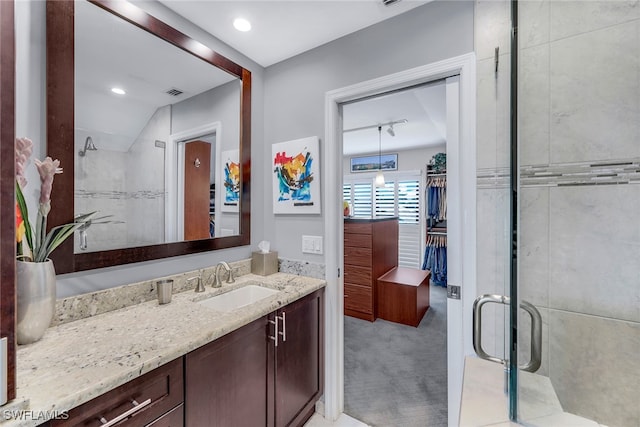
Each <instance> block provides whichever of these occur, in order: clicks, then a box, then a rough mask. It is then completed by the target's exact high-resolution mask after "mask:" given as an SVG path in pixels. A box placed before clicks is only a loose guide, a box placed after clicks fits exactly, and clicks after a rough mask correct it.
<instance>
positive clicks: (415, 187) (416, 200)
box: [397, 179, 420, 224]
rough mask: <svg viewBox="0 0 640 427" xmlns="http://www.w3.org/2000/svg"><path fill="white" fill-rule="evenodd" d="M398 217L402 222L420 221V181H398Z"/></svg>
mask: <svg viewBox="0 0 640 427" xmlns="http://www.w3.org/2000/svg"><path fill="white" fill-rule="evenodd" d="M397 200H398V217H399V219H400V223H401V224H403V223H404V224H419V223H420V181H419V180H417V179H412V180H409V181H399V182H398V199H397Z"/></svg>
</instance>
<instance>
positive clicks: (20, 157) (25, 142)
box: [15, 138, 33, 188]
mask: <svg viewBox="0 0 640 427" xmlns="http://www.w3.org/2000/svg"><path fill="white" fill-rule="evenodd" d="M15 147H16V180H17V181H18V184H19V185H20V188H24V187H25V186H26V185H27V179H26V178H25V177H24V171H25V169H26V167H27V163H28V162H29V158H30V157H31V153H32V152H33V142H31V140H30V139H29V138H16V144H15Z"/></svg>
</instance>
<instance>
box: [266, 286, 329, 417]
mask: <svg viewBox="0 0 640 427" xmlns="http://www.w3.org/2000/svg"><path fill="white" fill-rule="evenodd" d="M323 292H324V290H320V291H316V292H314V293H313V294H311V295H309V296H307V297H305V298H302V299H300V300H298V301H296V302H293V303H291V304H289V305H288V306H286V307H284V308H282V309H280V310H278V311H277V312H276V313H275V315H277V316H278V326H279V328H278V329H279V333H278V336H279V341H278V346H277V347H275V346H274V350H275V370H274V376H275V379H274V399H275V426H276V427H284V426H301V425H303V424H304V423H305V421H306V420H308V419H309V417H311V415H313V412H314V410H315V403H316V401H317V400H318V399H319V398H320V396H321V395H322V392H323V381H324V379H323V377H324V344H323V343H324V326H323V325H324V321H323V318H324V295H323Z"/></svg>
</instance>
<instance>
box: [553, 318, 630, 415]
mask: <svg viewBox="0 0 640 427" xmlns="http://www.w3.org/2000/svg"><path fill="white" fill-rule="evenodd" d="M549 341H550V355H551V357H550V359H549V362H550V364H549V371H550V372H549V374H550V375H549V377H550V378H551V382H552V383H553V386H554V388H555V390H556V393H557V394H558V397H559V399H560V402H561V404H562V407H563V408H564V410H565V411H566V412H570V413H573V414H577V415H580V416H583V417H586V418H590V419H592V420H594V421H597V422H599V423H602V424H606V425H608V426H638V425H640V405H638V393H639V392H640V390H639V388H640V386H639V384H640V358H639V357H638V350H639V349H640V324H638V323H635V322H625V321H619V320H614V319H607V318H602V317H597V316H590V315H585V314H580V313H571V312H567V311H559V310H549Z"/></svg>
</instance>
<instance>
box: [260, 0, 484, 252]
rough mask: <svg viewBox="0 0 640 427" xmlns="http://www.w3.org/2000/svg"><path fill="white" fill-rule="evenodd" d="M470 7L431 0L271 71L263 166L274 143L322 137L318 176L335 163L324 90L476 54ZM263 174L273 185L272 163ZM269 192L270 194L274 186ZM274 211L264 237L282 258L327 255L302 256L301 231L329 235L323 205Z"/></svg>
mask: <svg viewBox="0 0 640 427" xmlns="http://www.w3.org/2000/svg"><path fill="white" fill-rule="evenodd" d="M473 10H474V5H473V2H467V1H454V2H451V1H449V2H441V1H436V2H432V3H428V4H426V5H424V6H421V7H418V8H415V9H412V10H411V11H410V12H408V13H405V14H402V15H399V16H396V17H394V18H392V19H389V20H387V21H384V22H382V23H380V24H377V25H373V26H371V27H368V28H365V29H363V30H361V31H358V32H357V33H354V34H351V35H348V36H345V37H342V38H340V39H338V40H335V41H333V42H331V43H328V44H326V45H323V46H320V47H318V48H316V49H313V50H311V51H308V52H305V53H303V54H301V55H298V56H296V57H294V58H291V59H289V60H286V61H283V62H281V63H278V64H276V65H273V66H271V67H269V68H267V69H266V74H265V146H264V147H263V150H264V151H263V157H264V159H265V163H267V160H266V159H269V158H270V156H271V147H270V146H271V145H272V144H274V143H278V142H282V141H288V140H292V139H298V138H303V137H307V136H313V135H317V136H319V137H320V138H321V141H320V145H321V148H320V151H321V154H320V160H321V169H322V171H321V173H324V171H326V170H327V169H328V168H331V167H335V166H334V165H329V164H327V162H326V156H325V153H326V150H325V147H324V145H323V141H322V138H323V136H324V123H325V122H324V96H325V93H326V92H327V91H329V90H333V89H337V88H341V87H344V86H348V85H351V84H354V83H357V82H361V81H364V80H368V79H372V78H375V77H380V76H384V75H388V74H391V73H394V72H397V71H401V70H405V69H409V68H412V67H416V66H419V65H424V64H429V63H432V62H435V61H439V60H442V59H445V58H450V57H453V56H457V55H461V54H464V53H468V52H470V51H472V50H473ZM255 159H256V158H255V157H254V161H253V164H256V160H255ZM262 176H263V177H264V181H265V182H268V183H270V182H271V179H272V178H271V170H270V168H267V170H265V171H264V173H263V175H262ZM267 190H268V192H269V194H270V186H267ZM322 191H323V192H324V191H325V189H322ZM272 212H273V202H272V200H271V198H270V197H267V199H266V201H265V204H264V215H263V221H264V225H263V228H264V230H265V238H266V239H268V240H270V241H272V242H273V244H272V247H273V248H274V249H275V250H277V251H278V253H279V256H281V257H284V258H290V259H298V260H305V261H311V262H318V263H323V262H324V256H323V255H309V254H304V255H303V254H302V244H301V238H302V235H303V234H305V235H307V234H309V235H318V236H323V235H324V207H323V213H322V214H320V215H297V216H293V215H278V216H274V215H273V214H272ZM324 249H325V252H326V251H329V250H332V249H331V248H324Z"/></svg>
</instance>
